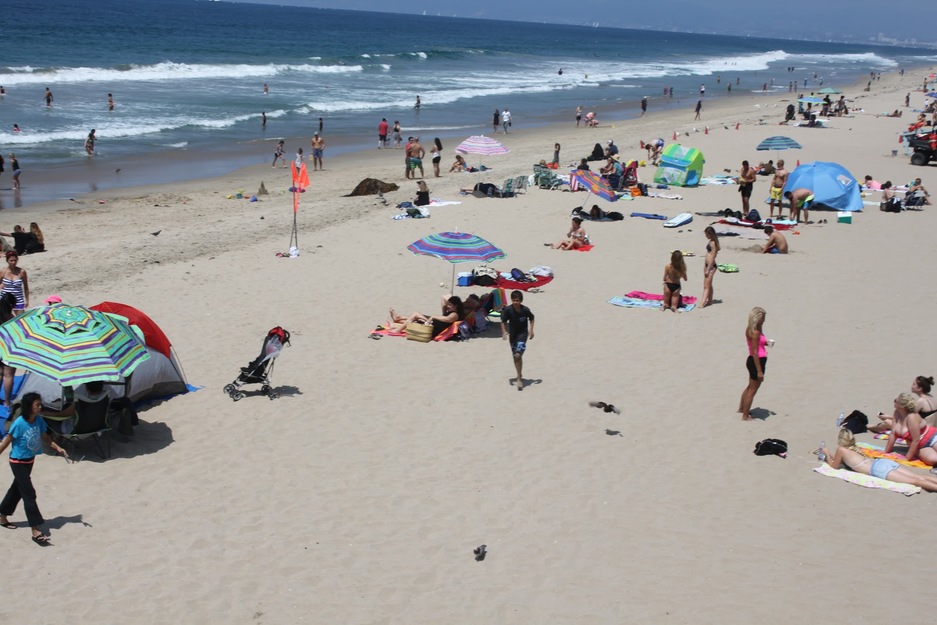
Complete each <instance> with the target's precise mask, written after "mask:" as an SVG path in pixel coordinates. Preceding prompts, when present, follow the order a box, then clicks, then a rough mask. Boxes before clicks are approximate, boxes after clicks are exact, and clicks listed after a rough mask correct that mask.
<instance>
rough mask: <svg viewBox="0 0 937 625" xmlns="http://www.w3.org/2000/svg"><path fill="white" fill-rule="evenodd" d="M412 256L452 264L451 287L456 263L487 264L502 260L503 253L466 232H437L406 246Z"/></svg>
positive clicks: (453, 282) (453, 281)
mask: <svg viewBox="0 0 937 625" xmlns="http://www.w3.org/2000/svg"><path fill="white" fill-rule="evenodd" d="M407 249H408V250H410V251H411V252H413V253H414V254H421V255H423V256H435V257H436V258H441V259H443V260H447V261H449V262H450V263H452V283H451V284H452V286H453V287H454V286H455V266H456V265H457V264H458V263H471V262H474V263H488V262H491V261H493V260H498V259H499V258H504V252H502V251H501V250H500V249H498V248H497V247H495V246H494V245H492V244H491V243H489V242H488V241H486V240H485V239H483V238H481V237H478V236H475V235H474V234H468V233H467V232H438V233H436V234H431V235H429V236H425V237H423V238H422V239H420V240H419V241H414V242H413V243H411V244H410V245H408V246H407Z"/></svg>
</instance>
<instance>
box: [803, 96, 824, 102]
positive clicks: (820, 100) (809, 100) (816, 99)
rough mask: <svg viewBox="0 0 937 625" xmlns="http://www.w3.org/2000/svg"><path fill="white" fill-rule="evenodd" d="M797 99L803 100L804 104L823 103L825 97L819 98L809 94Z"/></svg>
mask: <svg viewBox="0 0 937 625" xmlns="http://www.w3.org/2000/svg"><path fill="white" fill-rule="evenodd" d="M797 101H798V102H803V103H804V104H823V98H818V97H816V96H812V95H808V96H807V97H805V98H798V99H797Z"/></svg>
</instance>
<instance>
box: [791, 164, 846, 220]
mask: <svg viewBox="0 0 937 625" xmlns="http://www.w3.org/2000/svg"><path fill="white" fill-rule="evenodd" d="M800 188H804V189H810V190H811V191H813V198H814V199H813V207H814V208H816V207H817V205H821V206H826V207H828V208H833V209H836V210H840V211H849V212H854V211H861V210H862V195H861V194H860V192H859V183H858V182H856V179H855V177H854V176H853V175H852V174H850V173H849V170H848V169H846V168H845V167H843V166H842V165H839V164H838V163H824V162H822V161H814V162H813V163H805V164H803V165H800V166H799V167H797V168H796V169H795V170H794V171H792V172H791V175H790V176H788V178H787V184H786V185H784V192H785V193H786V192H788V191H793V190H794V189H800Z"/></svg>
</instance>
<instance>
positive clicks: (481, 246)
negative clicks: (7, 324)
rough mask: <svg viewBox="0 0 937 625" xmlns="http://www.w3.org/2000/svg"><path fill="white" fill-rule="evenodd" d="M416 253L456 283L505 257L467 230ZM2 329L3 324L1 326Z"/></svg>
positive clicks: (426, 240)
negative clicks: (442, 263) (458, 270)
mask: <svg viewBox="0 0 937 625" xmlns="http://www.w3.org/2000/svg"><path fill="white" fill-rule="evenodd" d="M407 249H408V250H410V251H411V252H413V253H414V254H421V255H424V256H435V257H436V258H441V259H443V260H448V261H449V262H450V263H452V284H453V286H454V285H455V266H456V264H457V263H469V262H476V263H478V262H482V263H488V262H491V261H493V260H498V259H499V258H504V252H502V251H501V250H500V249H498V248H497V247H495V246H494V245H492V244H491V243H489V242H488V241H486V240H485V239H483V238H481V237H478V236H475V235H474V234H468V233H467V232H439V233H436V234H431V235H429V236H425V237H423V238H422V239H420V240H419V241H414V242H413V243H411V244H410V245H408V246H407ZM0 329H2V326H0Z"/></svg>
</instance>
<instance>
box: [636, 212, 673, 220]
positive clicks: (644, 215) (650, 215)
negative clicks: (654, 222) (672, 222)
mask: <svg viewBox="0 0 937 625" xmlns="http://www.w3.org/2000/svg"><path fill="white" fill-rule="evenodd" d="M631 216H632V217H644V218H645V219H660V220H664V219H667V217H666V216H665V215H657V214H655V213H631Z"/></svg>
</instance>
